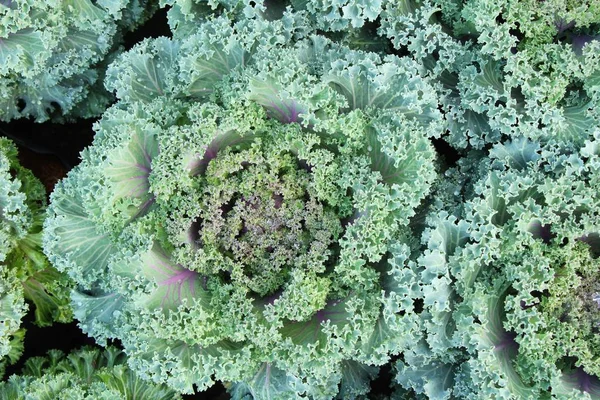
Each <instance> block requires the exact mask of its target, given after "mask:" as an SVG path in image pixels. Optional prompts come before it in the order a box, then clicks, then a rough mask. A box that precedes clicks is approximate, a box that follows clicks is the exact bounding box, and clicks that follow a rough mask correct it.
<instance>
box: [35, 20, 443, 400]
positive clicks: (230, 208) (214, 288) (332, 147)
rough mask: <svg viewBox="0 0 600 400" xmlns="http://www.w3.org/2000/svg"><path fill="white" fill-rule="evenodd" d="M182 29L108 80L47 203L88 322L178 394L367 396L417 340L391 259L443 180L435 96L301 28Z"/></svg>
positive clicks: (57, 250)
mask: <svg viewBox="0 0 600 400" xmlns="http://www.w3.org/2000/svg"><path fill="white" fill-rule="evenodd" d="M171 22H172V26H177V27H178V29H183V30H184V31H185V32H186V34H185V35H184V34H181V33H180V32H177V31H176V32H175V33H174V39H166V38H159V39H155V40H147V41H144V42H143V43H141V44H140V45H139V46H136V47H135V48H134V49H132V50H131V51H129V52H128V53H126V54H124V55H123V56H121V57H119V58H118V59H117V60H116V61H115V63H114V64H112V65H111V67H110V68H109V70H108V78H107V85H108V87H109V88H111V89H114V90H116V92H117V96H118V97H119V98H120V99H121V100H120V101H119V103H117V104H116V105H115V106H114V107H112V108H111V109H109V110H108V111H107V112H106V113H105V114H104V116H103V118H102V119H101V120H100V122H99V123H98V124H97V125H96V126H95V129H96V132H97V133H96V137H95V140H94V144H93V145H92V146H91V147H89V148H88V149H87V150H85V151H84V152H83V153H82V163H81V164H80V165H79V166H78V167H76V168H75V169H74V170H73V171H71V173H70V174H69V175H68V177H67V178H66V179H64V180H63V181H61V182H60V183H59V184H58V185H57V187H56V189H55V191H54V193H53V194H52V198H51V199H52V202H51V206H50V209H49V218H48V219H47V221H46V224H45V236H44V249H45V252H46V254H47V255H48V256H49V258H50V259H51V260H52V262H53V263H55V264H56V266H57V267H58V268H59V269H60V270H61V271H64V272H66V273H68V274H69V275H70V276H71V277H73V278H74V279H75V280H76V281H77V283H78V285H79V287H78V290H77V291H75V292H74V293H73V296H72V304H73V306H74V309H75V311H74V313H75V316H76V318H77V319H78V320H79V324H80V327H81V328H82V329H83V331H84V332H86V333H88V334H90V335H91V336H93V337H94V338H96V340H97V341H99V342H100V343H105V342H106V340H107V339H109V338H117V339H119V340H121V341H122V343H123V346H124V349H125V352H126V353H127V354H128V356H129V357H130V359H129V365H130V366H131V367H132V368H133V369H134V370H135V371H136V372H138V373H139V374H140V375H141V376H143V377H144V378H150V379H152V380H154V381H156V382H166V383H167V384H168V385H169V386H171V387H173V388H175V389H177V390H180V391H182V392H184V393H192V392H193V390H194V386H195V387H196V388H197V389H199V390H203V389H206V388H207V387H209V386H211V385H212V384H213V383H214V381H216V380H220V381H224V382H227V383H228V386H229V389H230V391H231V393H232V395H233V397H234V398H243V397H244V396H246V395H248V394H250V395H252V396H253V397H254V398H267V396H270V397H275V398H279V399H284V398H296V397H297V396H308V397H311V398H332V397H335V396H339V397H344V398H353V397H356V396H358V395H361V394H365V393H367V392H368V391H369V389H370V387H369V381H370V379H371V378H372V377H373V376H375V375H376V374H377V370H378V366H380V365H383V364H385V363H386V362H388V361H389V359H390V355H392V354H399V353H401V352H402V351H404V350H405V349H406V348H407V347H410V346H411V345H412V342H411V340H410V337H411V335H414V334H415V333H414V332H412V329H414V328H415V327H416V325H415V324H412V323H410V321H414V320H415V319H416V318H417V317H416V315H415V314H414V313H412V302H410V304H407V303H404V300H403V299H404V298H405V296H404V292H405V289H404V288H403V287H402V282H403V277H402V276H399V275H398V274H397V273H396V272H395V271H397V269H398V268H400V266H399V265H398V264H397V261H398V260H394V261H392V262H390V261H389V260H388V258H389V256H388V253H389V252H390V249H391V248H395V247H403V248H406V247H407V245H406V244H405V243H406V242H411V235H412V234H411V232H410V229H411V228H410V222H411V218H412V217H413V216H414V215H415V209H416V208H417V207H418V206H419V205H420V204H421V202H422V200H423V199H424V198H425V196H427V195H428V193H429V190H430V187H431V185H432V183H433V181H434V180H435V179H436V164H435V151H434V149H433V146H432V145H431V143H430V140H429V137H431V136H439V135H440V134H441V128H440V127H441V122H440V114H439V112H438V110H437V98H436V97H435V95H434V92H433V89H432V88H431V87H430V86H429V85H428V84H427V82H426V81H425V80H423V79H422V78H420V77H419V75H418V66H417V65H416V64H415V63H414V62H413V61H412V60H411V59H410V58H398V57H395V56H388V57H386V58H381V57H380V56H378V55H376V54H373V53H366V52H358V51H351V50H349V49H347V48H345V47H343V46H339V45H336V44H335V43H332V42H331V41H329V40H327V39H325V38H323V37H320V36H306V35H305V34H304V32H306V31H307V30H308V29H307V25H306V22H305V20H303V19H302V18H300V17H297V16H293V15H290V14H285V15H284V16H283V17H282V19H281V20H278V21H273V22H268V21H265V20H262V19H260V18H255V19H248V20H245V21H240V22H238V23H235V24H233V25H232V24H231V22H230V20H229V19H226V18H216V19H214V20H212V21H211V22H207V23H204V24H203V25H201V26H200V27H199V28H198V29H197V30H196V31H195V33H193V34H190V32H191V30H190V29H189V27H186V26H185V21H183V20H182V21H176V22H177V23H174V22H175V21H171ZM290 43H292V44H290Z"/></svg>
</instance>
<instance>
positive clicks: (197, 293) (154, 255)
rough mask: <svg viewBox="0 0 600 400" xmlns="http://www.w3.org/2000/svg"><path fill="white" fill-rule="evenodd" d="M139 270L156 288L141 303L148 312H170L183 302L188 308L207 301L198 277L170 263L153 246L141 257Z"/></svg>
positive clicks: (200, 279)
mask: <svg viewBox="0 0 600 400" xmlns="http://www.w3.org/2000/svg"><path fill="white" fill-rule="evenodd" d="M141 269H142V273H143V274H144V276H146V277H147V278H148V279H152V280H154V282H155V283H156V285H157V286H156V289H155V290H154V292H153V293H152V294H151V295H150V296H149V298H147V299H145V301H144V304H145V306H146V307H148V308H150V309H155V308H162V309H168V310H172V309H175V308H177V307H178V306H179V305H181V304H183V303H184V302H187V303H188V304H192V303H193V302H194V301H196V300H200V301H203V300H206V299H207V297H208V293H206V292H205V291H204V288H203V284H202V283H203V282H202V276H201V275H200V274H198V273H197V272H195V271H190V270H189V269H186V268H184V267H182V266H181V265H179V264H176V263H174V262H173V261H172V260H171V259H170V258H169V256H168V255H167V254H166V253H165V252H163V251H162V250H161V249H160V248H159V247H158V246H157V245H155V246H154V248H153V249H152V250H150V251H149V252H148V253H146V254H145V255H143V256H142V266H141Z"/></svg>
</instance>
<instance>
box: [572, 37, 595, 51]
mask: <svg viewBox="0 0 600 400" xmlns="http://www.w3.org/2000/svg"><path fill="white" fill-rule="evenodd" d="M592 40H600V35H594V36H590V35H573V37H572V40H571V47H572V48H573V51H574V52H575V54H577V55H578V56H580V55H581V54H582V53H583V47H584V46H585V45H586V44H588V43H589V42H591V41H592Z"/></svg>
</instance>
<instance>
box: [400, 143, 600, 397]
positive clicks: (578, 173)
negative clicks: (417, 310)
mask: <svg viewBox="0 0 600 400" xmlns="http://www.w3.org/2000/svg"><path fill="white" fill-rule="evenodd" d="M598 149H599V147H598V132H597V133H596V135H595V138H594V139H592V140H590V141H587V142H586V145H585V147H583V148H581V149H580V151H578V152H577V153H568V152H565V151H564V149H560V148H558V147H556V148H554V149H553V150H549V149H546V150H542V149H541V147H540V145H539V144H537V143H534V142H531V141H528V140H526V139H519V140H514V141H510V142H507V143H506V144H502V145H498V146H495V147H494V148H493V149H492V151H491V153H490V156H491V157H490V158H489V159H483V160H482V161H481V163H482V164H485V166H486V168H485V169H486V171H485V172H484V173H481V175H480V176H479V179H475V183H474V184H473V190H472V192H471V193H472V196H471V198H469V199H466V200H467V202H466V204H465V206H464V209H463V210H462V211H461V212H458V213H455V214H454V215H453V214H452V212H453V210H452V209H447V210H443V211H440V212H439V213H437V214H431V215H430V217H429V225H430V228H429V229H427V230H426V232H425V234H424V236H423V242H424V244H426V246H427V250H426V251H425V252H424V253H423V254H422V255H421V256H420V257H419V259H418V261H417V262H416V263H413V264H410V265H407V267H406V273H407V274H413V276H415V279H414V281H413V285H414V286H416V287H418V288H419V289H418V290H417V293H418V294H419V295H420V297H421V298H422V301H423V304H424V310H423V312H422V313H421V314H420V317H421V321H420V324H421V326H422V329H421V332H422V334H423V336H422V339H421V341H420V345H419V346H415V348H414V349H412V351H410V352H409V353H405V355H404V358H403V359H402V360H400V361H398V363H397V370H398V375H397V380H398V382H399V383H400V384H401V385H402V386H404V387H405V388H408V389H412V390H414V391H415V392H416V393H422V394H425V395H426V396H428V397H430V398H448V399H449V398H469V399H471V398H481V399H488V398H506V399H540V398H577V399H579V398H581V399H583V398H595V397H596V396H598V393H600V392H599V390H600V381H599V380H598V378H597V377H598V376H599V374H600V369H599V368H600V365H599V364H598V360H599V359H600V358H599V355H600V335H599V333H600V331H599V329H600V308H599V307H598V303H597V297H598V291H599V290H600V279H599V278H600V262H599V261H600V259H599V258H598V256H599V255H600V253H599V250H600V248H599V247H598V245H599V244H600V242H599V241H598V238H599V236H598V232H599V231H600V226H599V225H598V212H599V210H600V207H599V202H600V197H599V196H598V182H600V179H599V177H598V173H599V171H600V169H599V166H600V164H599V162H600V158H599V155H600V153H599V151H598ZM480 170H481V171H483V170H484V169H483V168H482V169H480Z"/></svg>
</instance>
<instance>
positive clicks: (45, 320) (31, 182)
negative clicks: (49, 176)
mask: <svg viewBox="0 0 600 400" xmlns="http://www.w3.org/2000/svg"><path fill="white" fill-rule="evenodd" d="M0 188H2V190H1V191H0V221H1V223H2V225H1V229H0V375H3V374H4V368H5V367H6V365H7V364H8V363H14V362H16V361H17V360H18V358H19V357H20V356H21V353H22V351H23V337H24V334H25V330H24V329H22V328H21V320H22V318H23V317H24V316H25V313H26V312H27V310H28V308H29V306H28V305H27V304H26V302H25V300H27V301H28V302H31V303H33V305H34V306H35V323H36V324H37V325H39V326H47V325H50V324H52V322H54V321H57V322H70V321H71V320H72V311H71V306H70V304H69V302H70V298H69V293H70V290H71V288H72V287H71V284H70V280H69V279H68V278H67V276H66V274H62V273H59V272H58V271H56V270H55V269H54V268H52V266H51V265H50V264H49V263H48V260H47V259H46V257H45V256H44V254H43V253H42V247H41V246H42V232H41V230H42V224H43V220H44V217H45V212H46V191H45V189H44V186H43V185H42V184H41V182H40V181H39V180H38V179H37V178H35V177H34V176H33V174H32V173H31V171H29V170H27V169H25V168H23V167H22V166H21V165H20V164H19V161H18V159H17V149H16V147H15V145H14V144H13V143H12V142H11V141H10V140H8V139H5V138H0Z"/></svg>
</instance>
